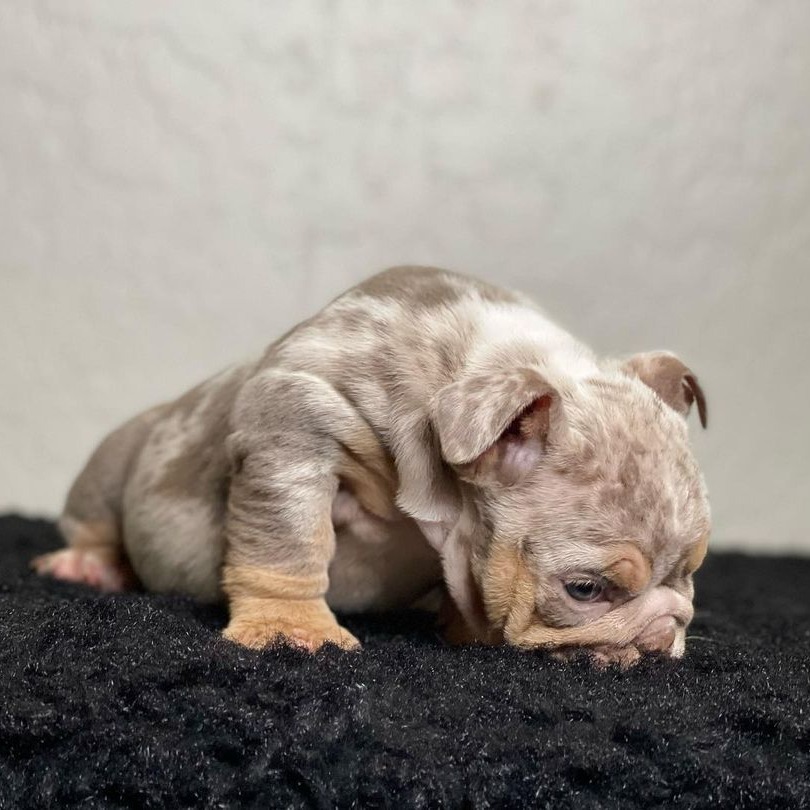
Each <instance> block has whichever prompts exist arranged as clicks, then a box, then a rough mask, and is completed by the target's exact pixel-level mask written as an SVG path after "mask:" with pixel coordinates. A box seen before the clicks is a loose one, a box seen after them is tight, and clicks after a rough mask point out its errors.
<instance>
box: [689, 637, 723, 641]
mask: <svg viewBox="0 0 810 810" xmlns="http://www.w3.org/2000/svg"><path fill="white" fill-rule="evenodd" d="M716 640H717V639H713V638H709V637H708V636H687V637H686V641H712V642H714V641H716Z"/></svg>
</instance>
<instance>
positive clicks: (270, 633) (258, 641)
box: [222, 622, 360, 652]
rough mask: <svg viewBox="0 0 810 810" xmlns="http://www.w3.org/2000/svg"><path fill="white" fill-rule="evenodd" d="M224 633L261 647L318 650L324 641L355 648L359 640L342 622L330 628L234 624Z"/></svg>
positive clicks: (253, 647) (242, 642)
mask: <svg viewBox="0 0 810 810" xmlns="http://www.w3.org/2000/svg"><path fill="white" fill-rule="evenodd" d="M222 635H223V636H224V637H225V638H226V639H228V640H229V641H233V642H236V643H237V644H241V645H242V646H243V647H250V648H251V649H254V650H260V649H263V648H264V647H267V646H269V645H271V644H288V645H290V646H292V647H299V648H300V649H302V650H306V651H307V652H315V651H316V650H318V649H320V648H321V647H322V646H323V645H324V644H328V643H331V644H335V645H337V646H338V647H340V648H341V649H343V650H356V649H359V647H360V642H359V641H358V640H357V639H356V638H355V637H354V636H353V635H352V634H351V633H350V632H349V631H348V630H344V629H343V628H342V627H341V626H340V625H337V624H336V625H334V627H329V628H307V627H299V626H295V625H287V624H284V623H278V624H275V625H265V624H254V623H241V622H236V623H231V624H230V625H228V627H226V628H225V630H224V631H223V633H222Z"/></svg>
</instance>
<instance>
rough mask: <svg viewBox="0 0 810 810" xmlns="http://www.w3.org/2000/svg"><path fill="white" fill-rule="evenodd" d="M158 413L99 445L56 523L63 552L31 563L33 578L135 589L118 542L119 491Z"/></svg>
mask: <svg viewBox="0 0 810 810" xmlns="http://www.w3.org/2000/svg"><path fill="white" fill-rule="evenodd" d="M158 414H159V409H153V410H151V411H147V412H146V413H144V414H141V415H139V416H136V417H135V418H134V419H131V420H130V421H129V422H127V423H125V424H124V425H122V426H121V427H120V428H118V430H116V431H114V432H113V433H111V434H110V435H109V436H108V437H107V438H106V439H104V441H103V442H102V443H101V444H100V445H99V447H98V448H97V449H96V451H95V452H94V453H93V455H92V456H91V457H90V460H89V461H88V462H87V464H86V465H85V467H84V469H83V470H82V471H81V473H80V474H79V477H78V478H77V479H76V481H75V483H74V484H73V486H72V487H71V490H70V492H69V494H68V498H67V503H66V504H65V509H64V512H63V514H62V517H61V518H60V520H59V529H60V531H61V532H62V536H63V537H64V538H65V541H66V542H67V546H68V547H67V548H65V549H61V550H60V551H53V552H51V553H49V554H42V555H41V556H39V557H36V558H34V559H33V560H32V561H31V567H32V568H33V569H34V571H36V572H37V573H38V574H41V575H45V576H51V577H54V578H55V579H62V580H66V581H69V582H80V583H83V584H85V585H90V586H91V587H94V588H98V589H99V590H101V591H107V592H113V591H123V590H126V589H128V588H132V587H134V586H135V585H137V579H136V577H135V575H134V573H133V571H132V568H131V567H130V565H129V562H128V561H127V558H126V554H125V552H124V545H123V537H122V536H121V523H122V521H121V509H122V501H123V492H124V487H125V486H126V482H127V478H128V474H129V470H130V468H131V466H132V463H133V461H134V459H135V458H136V456H137V454H138V452H139V451H140V449H141V447H142V446H143V444H144V442H145V440H146V437H147V436H148V433H149V430H150V429H151V426H152V425H153V424H154V422H155V419H156V418H157V416H158Z"/></svg>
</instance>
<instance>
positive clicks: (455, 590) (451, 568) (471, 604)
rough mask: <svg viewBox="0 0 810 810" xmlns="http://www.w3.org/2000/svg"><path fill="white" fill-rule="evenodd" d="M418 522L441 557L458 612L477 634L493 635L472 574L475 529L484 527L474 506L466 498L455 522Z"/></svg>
mask: <svg viewBox="0 0 810 810" xmlns="http://www.w3.org/2000/svg"><path fill="white" fill-rule="evenodd" d="M417 522H418V524H419V528H420V529H421V530H422V533H423V534H424V536H425V538H426V539H427V541H428V542H429V543H430V545H431V546H432V547H433V548H434V549H435V550H436V551H437V552H438V554H439V557H440V558H441V562H442V572H443V575H444V583H445V586H446V587H447V590H448V593H449V594H450V597H451V598H452V600H453V602H454V603H455V605H456V607H457V608H458V611H459V613H460V614H461V616H462V618H463V619H464V621H465V622H466V623H467V625H468V627H469V629H470V630H471V631H472V633H473V634H474V635H475V636H476V637H477V638H479V639H481V640H485V639H487V638H488V637H489V636H490V627H489V622H488V620H487V615H486V611H485V610H484V600H483V598H482V595H481V591H480V589H479V587H478V583H477V582H476V580H475V577H474V575H473V557H474V552H475V546H476V543H477V542H479V539H478V538H477V536H476V533H477V532H480V531H481V526H480V522H479V521H478V520H477V513H476V511H475V509H474V507H473V506H472V504H471V503H470V502H469V501H468V500H467V499H466V498H465V499H464V504H463V506H462V509H461V512H460V514H459V516H458V519H457V520H456V521H455V522H454V523H452V524H451V523H431V522H427V521H417Z"/></svg>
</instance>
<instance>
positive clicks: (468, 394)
mask: <svg viewBox="0 0 810 810" xmlns="http://www.w3.org/2000/svg"><path fill="white" fill-rule="evenodd" d="M431 416H432V423H433V427H434V430H435V431H436V435H437V437H438V439H439V445H440V448H441V453H442V457H443V458H444V460H445V461H447V462H448V463H449V464H452V465H453V466H454V467H455V468H456V470H457V471H458V473H459V475H460V476H461V477H462V478H464V479H465V480H468V481H472V482H474V483H479V484H482V483H487V482H498V483H500V484H504V485H507V486H508V485H510V484H515V483H518V482H519V481H521V480H523V479H524V478H525V477H526V476H527V475H529V474H530V473H531V472H532V470H534V469H535V467H536V466H537V464H538V463H539V461H540V457H541V456H542V455H543V452H544V450H545V446H546V442H547V441H548V436H549V433H550V431H551V429H552V427H553V425H554V424H555V423H556V422H557V421H558V420H559V419H560V418H561V407H560V396H559V394H558V393H557V391H556V390H555V389H554V388H552V386H551V385H549V383H548V382H547V381H546V380H545V379H544V378H543V376H542V375H541V374H540V373H539V372H537V371H536V370H535V369H532V368H519V369H513V370H509V371H502V372H498V373H495V374H482V375H475V376H470V377H466V378H463V379H461V380H459V381H457V382H454V383H451V384H450V385H448V386H446V387H445V388H442V389H441V390H440V391H439V392H438V394H437V395H436V397H435V399H434V401H433V408H432V414H431Z"/></svg>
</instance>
